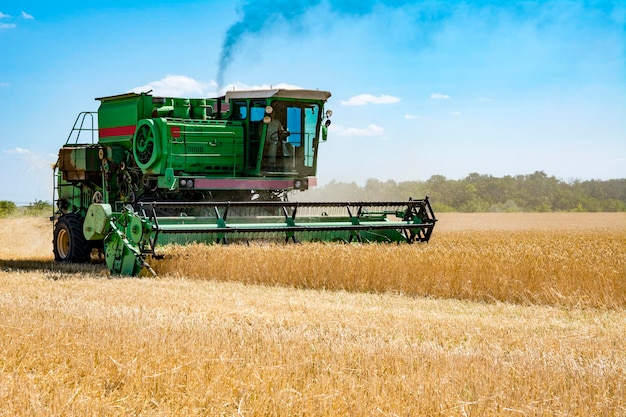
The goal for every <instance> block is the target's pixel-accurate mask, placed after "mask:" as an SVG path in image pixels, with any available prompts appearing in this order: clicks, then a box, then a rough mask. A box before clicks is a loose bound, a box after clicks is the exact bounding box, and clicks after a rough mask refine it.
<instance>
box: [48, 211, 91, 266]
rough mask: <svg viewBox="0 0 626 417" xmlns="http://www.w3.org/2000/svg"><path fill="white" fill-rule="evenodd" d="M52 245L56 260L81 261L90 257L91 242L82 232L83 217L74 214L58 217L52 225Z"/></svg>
mask: <svg viewBox="0 0 626 417" xmlns="http://www.w3.org/2000/svg"><path fill="white" fill-rule="evenodd" d="M52 245H53V252H54V260H55V261H57V262H72V263H82V262H87V261H89V259H90V255H91V244H90V242H88V241H87V239H85V235H84V234H83V219H82V218H80V217H79V216H78V215H76V214H72V213H70V214H66V215H63V216H61V218H59V220H58V221H57V224H56V226H55V227H54V240H53V241H52Z"/></svg>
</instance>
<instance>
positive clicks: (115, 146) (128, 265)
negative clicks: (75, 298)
mask: <svg viewBox="0 0 626 417" xmlns="http://www.w3.org/2000/svg"><path fill="white" fill-rule="evenodd" d="M329 97H330V93H329V92H326V91H319V90H287V89H273V90H255V91H229V92H227V93H226V95H225V96H222V97H217V98H213V99H183V98H168V97H156V96H152V95H151V94H150V93H141V94H136V93H128V94H122V95H117V96H111V97H102V98H98V99H96V100H98V101H100V107H99V109H98V112H97V113H95V112H83V113H80V114H79V115H78V117H77V118H76V121H75V123H74V126H73V128H72V130H71V132H70V134H69V136H68V139H67V141H66V143H65V145H64V146H63V147H62V148H61V149H60V151H59V159H58V162H57V164H56V166H55V173H54V178H55V183H54V188H55V202H54V206H55V213H54V215H53V217H52V221H53V224H54V240H53V251H54V256H55V260H56V261H58V262H88V261H89V260H90V259H91V254H92V252H93V251H94V250H98V251H99V252H100V253H101V254H104V258H105V261H106V264H107V266H108V268H109V269H110V271H111V273H112V274H114V275H131V276H134V275H137V274H139V272H140V271H141V270H142V269H143V268H146V269H147V270H149V271H150V272H151V273H153V274H155V272H154V271H153V270H152V268H150V266H149V265H148V263H147V261H146V259H148V258H149V257H157V256H159V255H158V253H157V249H158V248H159V246H162V245H165V244H168V243H178V244H187V243H190V242H205V243H229V242H236V241H243V242H248V241H250V240H259V239H260V240H266V241H277V240H278V241H283V242H306V241H338V242H407V243H413V242H428V240H429V239H430V235H431V233H432V231H433V228H434V225H435V222H436V219H435V216H434V213H433V211H432V208H431V206H430V203H429V202H428V198H425V199H420V200H413V199H410V200H409V201H395V202H324V203H322V202H315V203H311V202H289V201H287V196H288V194H289V193H290V192H294V191H298V190H300V191H304V190H307V189H308V188H309V187H314V186H315V185H316V177H315V175H316V172H317V155H318V146H319V143H320V141H322V142H323V141H326V139H327V133H328V127H329V126H330V117H331V116H332V112H331V111H330V110H328V111H326V112H325V111H324V104H325V103H326V101H327V100H328V98H329Z"/></svg>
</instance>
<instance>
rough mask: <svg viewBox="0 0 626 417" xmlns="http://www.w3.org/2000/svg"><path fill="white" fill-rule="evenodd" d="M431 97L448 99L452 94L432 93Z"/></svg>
mask: <svg viewBox="0 0 626 417" xmlns="http://www.w3.org/2000/svg"><path fill="white" fill-rule="evenodd" d="M430 98H432V99H433V100H448V99H449V98H450V96H449V95H447V94H441V93H432V94H431V95H430Z"/></svg>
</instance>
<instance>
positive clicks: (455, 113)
mask: <svg viewBox="0 0 626 417" xmlns="http://www.w3.org/2000/svg"><path fill="white" fill-rule="evenodd" d="M452 115H453V116H460V115H461V112H460V111H453V112H452Z"/></svg>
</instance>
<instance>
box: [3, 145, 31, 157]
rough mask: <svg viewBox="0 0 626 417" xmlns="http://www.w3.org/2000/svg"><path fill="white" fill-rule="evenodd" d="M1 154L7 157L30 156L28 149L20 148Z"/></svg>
mask: <svg viewBox="0 0 626 417" xmlns="http://www.w3.org/2000/svg"><path fill="white" fill-rule="evenodd" d="M3 152H4V153H6V154H7V155H30V154H31V153H32V152H31V151H29V150H28V149H24V148H20V147H19V146H18V147H16V148H15V149H7V150H5V151H3Z"/></svg>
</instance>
